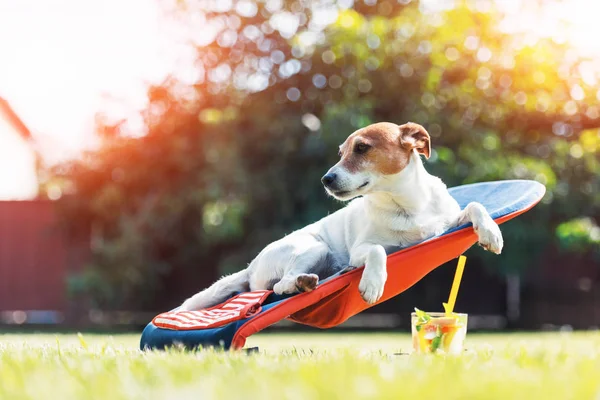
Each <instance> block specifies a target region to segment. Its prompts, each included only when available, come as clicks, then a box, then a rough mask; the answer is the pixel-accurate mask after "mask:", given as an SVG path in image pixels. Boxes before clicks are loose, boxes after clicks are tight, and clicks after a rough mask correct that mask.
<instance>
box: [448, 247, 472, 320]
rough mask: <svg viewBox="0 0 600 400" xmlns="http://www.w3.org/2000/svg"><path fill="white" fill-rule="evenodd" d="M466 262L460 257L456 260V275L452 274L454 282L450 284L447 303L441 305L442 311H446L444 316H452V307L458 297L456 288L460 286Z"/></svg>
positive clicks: (463, 257)
mask: <svg viewBox="0 0 600 400" xmlns="http://www.w3.org/2000/svg"><path fill="white" fill-rule="evenodd" d="M466 262H467V257H465V256H460V257H459V258H458V265H457V266H456V273H455V274H454V281H453V282H452V289H450V297H449V298H448V303H442V304H443V306H444V310H445V311H446V315H450V314H452V311H453V310H454V305H455V304H456V296H457V295H458V287H459V286H460V280H461V279H462V275H463V271H464V269H465V263H466Z"/></svg>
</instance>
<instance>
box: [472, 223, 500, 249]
mask: <svg viewBox="0 0 600 400" xmlns="http://www.w3.org/2000/svg"><path fill="white" fill-rule="evenodd" d="M475 232H476V233H477V236H478V237H479V245H480V246H481V247H483V248H484V249H486V250H487V251H491V252H492V253H495V254H500V253H501V252H502V247H503V246H504V240H503V239H502V232H500V228H499V227H498V224H496V223H495V222H494V221H493V220H492V219H490V220H489V221H486V222H485V223H484V224H481V225H479V226H477V227H476V228H475Z"/></svg>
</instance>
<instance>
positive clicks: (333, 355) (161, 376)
mask: <svg viewBox="0 0 600 400" xmlns="http://www.w3.org/2000/svg"><path fill="white" fill-rule="evenodd" d="M137 342H138V337H137V335H115V336H112V337H111V336H101V335H87V334H84V335H83V340H80V339H79V338H78V337H77V335H75V334H73V335H58V336H54V335H0V399H2V400H4V399H13V398H14V399H29V398H30V399H86V398H96V399H213V398H216V399H270V398H273V399H336V398H339V399H351V398H377V399H399V398H407V399H533V398H534V397H536V396H539V397H542V398H545V399H549V398H553V399H598V398H600V333H595V332H587V333H539V334H503V335H474V334H473V335H470V336H469V337H468V343H467V347H468V350H467V351H466V352H465V354H464V355H462V356H460V357H455V358H451V357H443V356H426V357H422V356H421V357H419V356H416V355H413V356H408V355H398V354H397V353H404V352H408V351H409V350H410V337H409V336H408V335H405V334H343V333H335V334H330V333H319V334H304V335H299V334H294V335H292V334H289V335H287V334H262V335H257V336H256V337H252V338H250V340H249V341H248V343H247V345H248V346H259V348H260V352H259V353H255V354H244V353H240V352H238V353H221V352H214V351H204V352H197V353H184V352H181V351H170V352H147V353H142V352H140V351H138V349H137Z"/></svg>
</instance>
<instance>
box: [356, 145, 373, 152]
mask: <svg viewBox="0 0 600 400" xmlns="http://www.w3.org/2000/svg"><path fill="white" fill-rule="evenodd" d="M370 148H371V146H369V145H368V144H366V143H358V144H357V145H356V146H354V152H355V153H357V154H365V153H366V152H367V151H368V150H369V149H370Z"/></svg>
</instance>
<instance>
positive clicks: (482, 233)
mask: <svg viewBox="0 0 600 400" xmlns="http://www.w3.org/2000/svg"><path fill="white" fill-rule="evenodd" d="M467 222H471V223H472V224H473V229H474V230H475V233H477V236H478V238H479V245H480V246H481V247H483V248H484V249H486V250H488V251H491V252H492V253H496V254H500V253H501V252H502V246H504V240H503V239H502V232H500V228H499V227H498V224H496V222H494V220H493V219H492V217H490V215H489V214H488V212H487V210H486V209H485V208H484V207H483V206H482V205H481V204H479V203H474V202H473V203H469V204H468V205H467V206H466V207H465V209H464V210H462V211H461V213H460V215H459V217H458V221H457V224H456V226H459V225H462V224H465V223H467Z"/></svg>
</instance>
